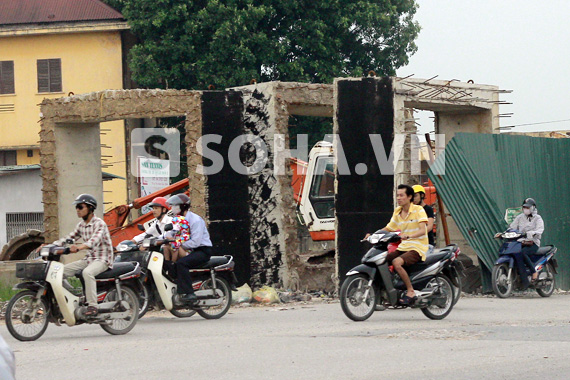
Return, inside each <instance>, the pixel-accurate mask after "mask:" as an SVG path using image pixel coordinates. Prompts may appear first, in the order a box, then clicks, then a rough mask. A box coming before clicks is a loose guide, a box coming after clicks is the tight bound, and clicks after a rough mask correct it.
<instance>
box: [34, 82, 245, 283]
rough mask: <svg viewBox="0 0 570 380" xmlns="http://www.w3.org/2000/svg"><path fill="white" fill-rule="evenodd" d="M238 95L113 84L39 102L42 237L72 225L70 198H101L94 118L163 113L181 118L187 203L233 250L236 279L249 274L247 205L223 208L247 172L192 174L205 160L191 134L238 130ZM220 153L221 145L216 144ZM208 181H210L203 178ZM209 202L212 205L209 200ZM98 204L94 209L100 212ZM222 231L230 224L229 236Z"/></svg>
mask: <svg viewBox="0 0 570 380" xmlns="http://www.w3.org/2000/svg"><path fill="white" fill-rule="evenodd" d="M242 111H243V100H242V98H241V94H239V93H237V92H220V91H218V92H201V91H184V90H182V91H178V90H116V91H115V90H113V91H101V92H95V93H90V94H86V95H74V96H70V97H64V98H59V99H53V100H48V99H46V100H44V101H43V102H42V104H41V113H42V114H41V132H40V150H41V167H42V176H43V188H42V192H43V203H44V226H45V237H46V241H53V240H56V239H57V238H59V237H60V236H61V235H63V234H64V233H67V232H68V231H71V230H72V229H73V228H74V227H75V225H76V224H77V217H76V215H75V212H74V210H73V207H72V205H71V204H72V201H73V200H74V199H75V197H76V196H77V195H79V194H81V193H90V194H93V195H94V196H95V197H96V198H97V200H98V202H99V203H100V204H101V205H102V204H103V202H102V201H103V189H102V178H101V165H100V163H101V146H100V138H99V135H100V128H99V123H102V122H106V121H112V120H123V119H143V118H161V117H180V116H183V117H185V129H186V148H187V153H188V162H187V164H188V172H189V173H191V175H190V190H191V191H190V198H191V201H192V210H193V211H194V212H196V213H197V214H199V215H201V216H203V217H205V218H206V219H207V220H208V221H209V223H210V231H211V233H212V235H213V237H214V238H215V239H216V240H217V242H218V245H219V246H221V247H222V250H223V249H224V248H228V247H229V246H233V247H240V248H239V249H236V253H235V255H236V256H237V257H236V259H237V260H241V261H243V262H244V263H246V264H245V265H241V266H240V268H238V269H237V273H238V274H239V275H240V277H241V278H242V279H246V278H247V277H248V276H249V270H248V267H249V231H248V229H247V228H244V227H243V226H242V227H241V228H239V227H238V226H237V225H238V224H239V225H245V226H249V216H248V211H247V208H246V207H242V208H241V209H240V208H236V207H234V208H231V207H225V208H223V210H224V211H223V212H220V207H223V206H224V205H225V206H227V205H228V204H229V203H230V202H227V201H226V203H223V201H221V200H222V199H224V193H225V192H226V190H227V187H225V185H227V184H225V183H224V179H222V178H225V177H228V176H229V178H230V179H231V180H230V182H231V183H230V184H229V185H230V186H233V193H232V196H233V199H237V200H239V201H240V202H241V203H247V177H245V176H239V175H238V176H235V175H234V176H233V177H232V173H226V172H225V171H223V172H221V173H218V174H216V175H212V176H208V177H205V176H202V175H193V174H195V173H196V172H197V167H198V165H202V164H203V160H202V156H201V155H199V154H198V153H197V148H196V145H197V141H198V139H199V138H200V137H201V136H202V135H203V134H208V133H213V132H214V131H216V132H217V133H220V134H223V135H225V136H228V137H229V138H230V139H231V138H233V137H235V136H238V135H240V134H242V133H243V112H242ZM217 149H218V150H220V151H221V153H222V154H223V153H227V151H226V152H224V149H227V144H226V145H223V144H222V145H220V146H219V147H217ZM208 181H209V183H208V185H207V182H208ZM210 204H213V206H212V207H209V206H210ZM102 212H103V210H102V207H100V208H99V209H98V210H97V214H98V215H99V216H100V217H101V216H102ZM227 231H232V235H231V238H229V237H230V234H228V233H227Z"/></svg>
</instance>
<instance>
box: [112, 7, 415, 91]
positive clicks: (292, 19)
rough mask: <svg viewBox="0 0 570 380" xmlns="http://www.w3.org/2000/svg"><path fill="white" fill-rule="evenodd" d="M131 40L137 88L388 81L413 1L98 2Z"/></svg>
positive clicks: (404, 50)
mask: <svg viewBox="0 0 570 380" xmlns="http://www.w3.org/2000/svg"><path fill="white" fill-rule="evenodd" d="M106 2H107V3H108V4H109V5H111V6H113V7H114V8H116V9H118V10H119V11H121V12H122V13H123V15H124V16H125V17H126V19H127V20H128V22H129V25H130V26H131V31H132V32H133V34H134V35H135V36H137V37H138V39H139V41H140V43H138V44H136V45H135V46H134V47H133V48H132V50H131V52H130V57H129V66H130V68H131V70H132V72H133V79H134V80H135V81H136V82H137V83H138V84H139V85H140V86H141V87H152V88H156V87H157V88H176V89H206V88H207V87H208V85H210V84H213V85H215V86H216V87H217V88H218V89H221V88H227V87H233V86H239V85H244V84H248V83H249V82H250V80H251V79H256V80H257V81H259V82H261V81H272V80H281V81H302V82H314V83H331V82H332V79H333V78H335V77H340V76H362V75H365V74H366V73H368V71H369V70H374V71H375V72H376V73H377V74H378V75H394V74H395V70H396V69H397V68H398V67H401V66H403V65H405V64H406V63H407V62H408V58H409V56H411V55H412V54H413V53H414V52H415V51H416V45H415V43H414V40H415V38H416V37H417V35H418V33H419V30H420V27H419V25H418V23H417V22H416V21H414V20H413V17H414V15H415V12H416V9H417V4H416V3H415V1H414V0H369V1H364V0H106Z"/></svg>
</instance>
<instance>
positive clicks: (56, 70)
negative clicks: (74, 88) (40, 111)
mask: <svg viewBox="0 0 570 380" xmlns="http://www.w3.org/2000/svg"><path fill="white" fill-rule="evenodd" d="M61 91H62V87H61V59H59V58H55V59H38V92H61Z"/></svg>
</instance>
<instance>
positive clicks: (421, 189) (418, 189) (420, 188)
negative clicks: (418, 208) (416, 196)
mask: <svg viewBox="0 0 570 380" xmlns="http://www.w3.org/2000/svg"><path fill="white" fill-rule="evenodd" d="M412 189H414V193H424V194H425V193H426V189H424V187H423V186H422V185H414V186H412Z"/></svg>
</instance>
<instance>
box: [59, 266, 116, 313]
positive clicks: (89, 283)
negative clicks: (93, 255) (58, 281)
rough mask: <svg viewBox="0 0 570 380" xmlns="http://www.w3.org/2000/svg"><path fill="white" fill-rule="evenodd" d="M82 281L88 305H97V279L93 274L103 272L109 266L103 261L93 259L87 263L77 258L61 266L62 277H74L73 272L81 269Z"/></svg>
mask: <svg viewBox="0 0 570 380" xmlns="http://www.w3.org/2000/svg"><path fill="white" fill-rule="evenodd" d="M82 269H83V272H82V276H83V281H84V282H85V300H86V301H87V305H89V306H97V281H95V276H97V275H98V274H99V273H103V272H105V271H106V270H107V269H109V266H108V265H107V264H106V263H104V262H103V261H99V260H95V261H93V262H92V263H91V264H88V263H87V261H86V260H78V261H74V262H72V263H69V264H67V265H65V267H64V268H63V278H67V277H74V276H75V272H77V271H78V270H82Z"/></svg>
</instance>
